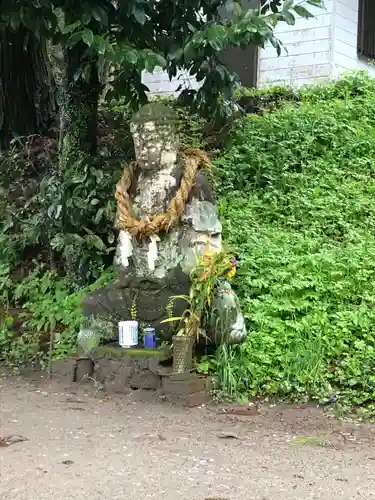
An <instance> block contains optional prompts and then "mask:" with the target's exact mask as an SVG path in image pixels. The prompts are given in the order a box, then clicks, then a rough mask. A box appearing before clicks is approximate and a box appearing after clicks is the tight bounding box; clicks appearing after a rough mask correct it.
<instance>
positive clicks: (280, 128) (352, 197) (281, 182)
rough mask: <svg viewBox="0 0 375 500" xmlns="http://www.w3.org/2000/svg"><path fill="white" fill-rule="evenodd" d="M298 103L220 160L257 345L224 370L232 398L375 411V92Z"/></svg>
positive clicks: (246, 132)
mask: <svg viewBox="0 0 375 500" xmlns="http://www.w3.org/2000/svg"><path fill="white" fill-rule="evenodd" d="M271 94H272V93H269V95H271ZM276 94H277V92H276ZM297 97H298V101H299V103H298V105H295V104H290V103H289V104H288V103H287V104H285V105H281V106H280V107H279V108H278V109H277V110H274V111H272V112H269V113H266V114H265V115H264V116H262V117H259V116H249V117H248V118H246V119H244V120H242V121H241V122H239V123H238V124H237V126H236V128H235V131H234V132H233V134H232V136H231V140H230V146H229V149H228V151H227V152H226V153H225V154H224V155H223V156H222V157H221V158H220V159H219V160H218V162H217V165H218V169H219V174H220V184H219V186H220V191H221V194H222V200H221V211H222V216H223V218H224V221H225V229H226V237H227V239H228V240H229V241H230V243H231V245H232V246H233V248H234V249H235V250H236V252H237V253H238V254H239V256H240V260H241V272H240V277H239V279H238V280H237V287H238V292H239V294H240V296H241V299H242V305H243V308H244V311H245V314H246V318H247V320H248V324H249V329H250V335H249V337H248V340H247V341H246V343H245V344H244V345H243V346H241V347H239V348H237V349H235V350H234V351H232V352H223V351H221V352H220V356H219V358H218V359H216V360H215V363H216V364H218V366H217V369H218V371H219V374H220V376H221V380H222V382H224V384H225V386H226V387H225V389H226V390H227V391H229V392H232V393H237V394H238V393H239V392H242V393H247V394H252V395H261V396H275V397H280V396H281V397H283V396H287V397H293V398H309V397H312V398H317V399H320V400H323V401H332V400H336V401H341V402H345V404H350V405H360V406H362V407H363V408H367V411H369V412H371V413H374V412H375V404H374V400H375V361H374V349H375V308H374V304H375V279H374V278H375V269H374V258H375V218H374V214H375V197H374V192H375V164H374V157H375V135H374V126H375V118H374V117H375V83H374V82H373V81H372V80H370V79H369V78H368V77H365V76H364V75H357V76H354V77H348V78H345V79H342V80H341V81H339V82H337V83H334V84H329V85H326V86H323V87H319V88H317V89H311V88H310V89H309V88H307V89H303V91H302V92H300V93H299V94H298V96H297ZM223 360H224V363H223Z"/></svg>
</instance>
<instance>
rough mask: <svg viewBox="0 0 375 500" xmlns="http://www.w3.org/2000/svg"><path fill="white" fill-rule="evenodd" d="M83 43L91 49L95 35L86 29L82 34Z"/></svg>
mask: <svg viewBox="0 0 375 500" xmlns="http://www.w3.org/2000/svg"><path fill="white" fill-rule="evenodd" d="M82 41H83V42H85V44H86V45H88V46H89V47H91V45H92V43H93V41H94V33H93V32H92V31H91V30H90V29H88V28H85V29H84V30H83V32H82Z"/></svg>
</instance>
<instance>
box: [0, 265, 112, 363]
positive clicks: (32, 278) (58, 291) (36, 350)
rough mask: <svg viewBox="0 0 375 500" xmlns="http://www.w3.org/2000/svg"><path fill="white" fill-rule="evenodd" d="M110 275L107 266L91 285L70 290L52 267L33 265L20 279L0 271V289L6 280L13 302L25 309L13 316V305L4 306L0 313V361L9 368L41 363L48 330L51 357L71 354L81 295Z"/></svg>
mask: <svg viewBox="0 0 375 500" xmlns="http://www.w3.org/2000/svg"><path fill="white" fill-rule="evenodd" d="M111 279H113V270H112V268H108V269H107V270H106V271H104V272H102V273H101V276H100V278H99V279H98V280H97V281H96V282H95V283H93V284H92V285H90V286H88V287H82V288H80V289H79V290H72V287H71V286H70V284H69V282H67V281H66V280H64V279H61V278H59V276H58V275H57V273H56V272H55V271H51V270H47V271H45V270H43V269H42V268H36V269H35V270H34V271H33V272H31V273H29V275H28V276H27V277H26V278H25V279H24V280H22V282H20V283H14V282H12V281H11V279H10V277H9V275H6V274H5V273H3V274H2V276H1V279H0V290H1V284H2V283H6V284H7V289H8V292H11V293H12V298H13V304H14V305H15V306H18V307H19V308H22V310H23V311H24V312H23V313H21V317H18V318H14V317H13V315H12V309H7V308H5V309H4V310H3V311H2V314H0V361H2V362H5V363H6V364H7V365H8V366H11V367H12V368H17V367H18V366H20V365H24V364H30V363H31V364H38V365H42V366H43V365H44V363H45V357H46V346H48V342H49V340H50V333H51V331H52V332H54V352H53V355H54V358H55V359H59V358H65V357H67V356H69V355H70V354H72V352H74V351H75V350H76V339H77V333H78V331H79V328H80V325H81V322H82V311H81V300H82V298H83V297H84V296H85V295H86V294H88V293H89V292H90V291H92V290H95V289H96V288H98V287H100V286H102V285H103V284H105V283H107V282H108V281H110V280H111ZM16 319H17V320H18V322H19V320H21V330H19V329H16V328H14V326H15V320H16Z"/></svg>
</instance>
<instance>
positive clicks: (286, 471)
mask: <svg viewBox="0 0 375 500" xmlns="http://www.w3.org/2000/svg"><path fill="white" fill-rule="evenodd" d="M0 390H1V406H0V419H1V420H0V421H1V429H0V436H2V437H3V438H5V439H3V441H0V444H3V446H1V447H0V498H1V499H2V500H47V499H48V500H51V499H53V500H82V499H84V498H89V499H90V500H104V499H111V500H120V499H121V500H146V499H157V500H162V499H165V500H253V499H254V500H255V499H256V500H274V499H275V500H301V499H304V500H307V499H324V500H336V499H340V500H341V499H343V500H352V499H361V500H365V499H373V498H374V497H375V475H374V471H375V449H374V442H375V428H374V427H371V426H369V425H357V424H350V423H342V422H338V421H336V420H335V419H333V418H328V417H327V416H326V415H325V414H323V412H322V411H321V410H319V409H316V408H312V407H302V408H301V407H296V406H289V407H276V408H271V409H270V408H266V407H261V408H260V412H259V414H255V415H254V414H253V415H249V416H234V415H230V414H225V413H220V412H219V408H218V407H216V406H209V407H202V408H195V409H187V408H183V407H178V406H171V405H169V404H168V403H166V402H164V401H162V400H160V399H159V398H158V397H157V396H156V395H155V394H153V393H140V392H139V391H133V392H131V393H129V395H126V396H121V397H119V396H108V397H105V396H104V395H103V394H102V393H101V392H99V391H96V390H95V389H92V388H91V389H88V388H85V387H73V386H72V385H71V384H68V383H64V382H63V381H53V383H46V382H40V381H39V382H38V383H35V382H30V381H26V380H24V379H23V380H21V379H14V378H13V379H9V378H6V379H3V380H1V381H0ZM10 436H13V437H10ZM17 436H21V437H23V438H25V439H26V440H24V441H18V439H19V438H18V437H17ZM5 441H7V443H8V445H7V443H6V442H5ZM17 441H18V442H17Z"/></svg>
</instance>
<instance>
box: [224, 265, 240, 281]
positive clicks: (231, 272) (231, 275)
mask: <svg viewBox="0 0 375 500" xmlns="http://www.w3.org/2000/svg"><path fill="white" fill-rule="evenodd" d="M236 272H237V269H236V268H235V267H232V269H230V270H229V271H228V272H227V273H226V274H225V277H226V278H227V279H229V280H230V279H232V278H234V276H236Z"/></svg>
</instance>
